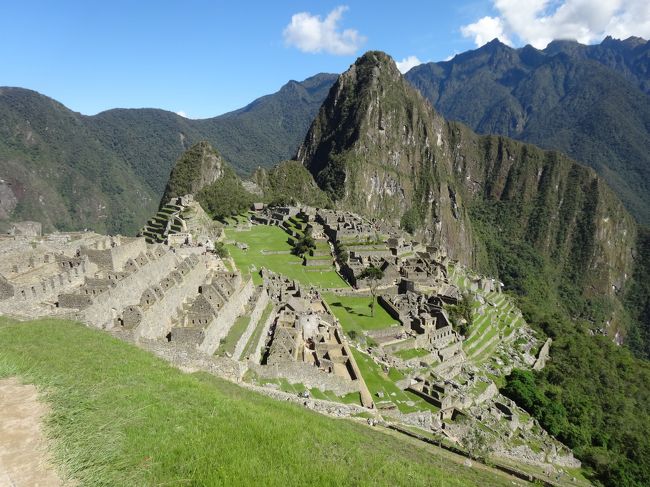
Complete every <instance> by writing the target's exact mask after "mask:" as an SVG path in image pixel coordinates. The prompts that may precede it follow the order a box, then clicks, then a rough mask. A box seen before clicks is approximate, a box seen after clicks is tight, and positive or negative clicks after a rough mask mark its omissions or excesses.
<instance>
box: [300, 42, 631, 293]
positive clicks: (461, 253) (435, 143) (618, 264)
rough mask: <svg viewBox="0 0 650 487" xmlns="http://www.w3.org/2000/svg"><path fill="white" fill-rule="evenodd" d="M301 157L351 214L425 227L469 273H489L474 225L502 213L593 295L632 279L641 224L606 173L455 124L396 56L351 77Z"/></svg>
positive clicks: (370, 58)
mask: <svg viewBox="0 0 650 487" xmlns="http://www.w3.org/2000/svg"><path fill="white" fill-rule="evenodd" d="M297 158H298V160H299V161H300V162H302V163H303V164H304V165H305V166H306V167H307V168H308V169H309V170H310V171H311V172H312V174H313V175H314V178H315V179H316V181H317V183H318V184H319V186H320V187H321V188H322V189H323V190H325V191H326V192H327V193H328V194H329V195H330V196H331V197H332V199H333V200H334V201H335V202H336V204H337V205H338V206H339V207H341V208H348V209H351V210H353V211H357V212H359V213H361V214H364V215H366V216H368V217H372V218H379V219H382V220H386V221H391V222H393V223H394V224H399V223H400V222H401V223H402V226H406V225H411V226H414V227H415V230H416V233H417V234H418V235H420V236H422V238H423V239H424V240H425V241H429V242H432V243H433V244H435V245H439V246H441V247H443V248H445V249H447V251H448V253H449V255H450V256H451V257H453V258H455V259H458V260H460V261H461V262H464V263H466V264H471V265H479V266H480V265H482V264H484V263H482V262H481V259H482V257H481V254H482V249H484V248H485V242H483V241H482V240H481V237H480V236H478V235H476V234H475V233H476V232H475V231H474V229H473V227H476V226H477V225H480V224H481V223H483V222H480V221H478V220H479V219H480V217H487V215H486V214H487V213H488V212H494V211H498V213H499V214H498V217H499V218H500V219H504V220H508V221H509V224H508V227H507V228H504V229H503V230H502V235H503V237H507V238H509V239H512V240H516V241H525V242H527V243H528V244H530V245H532V246H533V247H535V248H536V249H537V250H538V251H539V252H540V253H541V254H543V255H545V256H547V257H548V258H549V259H551V260H552V261H553V264H554V266H555V267H557V268H559V269H563V270H564V271H565V272H571V273H572V274H571V275H572V276H573V277H574V278H575V281H576V283H577V284H578V285H579V286H580V287H581V288H582V289H585V290H586V289H590V290H594V291H596V292H598V293H604V294H607V295H610V294H612V293H611V290H612V289H614V288H616V289H621V288H622V287H623V285H624V283H625V279H626V277H625V276H627V275H629V274H630V272H631V268H632V250H633V248H634V245H635V235H636V229H635V223H634V221H633V219H632V218H631V217H630V216H629V214H628V213H627V212H626V211H625V209H624V208H623V206H622V205H621V203H620V202H619V201H618V199H617V198H616V197H615V196H614V195H613V194H612V193H611V191H610V190H609V189H608V188H607V187H606V185H605V184H604V183H603V182H602V181H601V180H600V179H599V177H598V176H597V175H596V174H595V173H594V171H592V170H590V169H588V168H585V167H583V166H580V165H578V164H577V163H575V162H574V161H571V160H570V159H569V158H567V157H566V156H563V155H561V154H558V153H554V152H545V151H542V150H540V149H538V148H536V147H534V146H531V145H527V144H522V143H520V142H517V141H514V140H512V139H508V138H506V137H498V136H478V135H476V134H474V133H472V132H471V131H470V130H469V129H468V128H467V127H465V126H463V125H462V124H458V123H455V122H447V121H445V120H444V119H443V118H442V117H441V116H440V115H439V114H437V113H436V111H435V110H434V109H433V108H432V107H431V105H430V104H429V103H428V102H427V101H426V100H425V99H424V98H423V97H422V96H421V95H420V94H419V93H418V92H417V91H416V90H415V89H414V88H412V87H411V86H410V85H409V84H408V83H407V82H406V80H405V79H404V78H403V77H402V76H401V74H400V73H399V71H398V70H397V67H396V66H395V63H394V62H393V61H392V59H391V58H390V57H389V56H388V55H386V54H384V53H379V52H374V51H373V52H369V53H367V54H365V55H364V56H362V57H361V58H359V59H358V60H357V62H356V63H355V64H354V65H352V66H351V67H350V69H349V70H348V71H346V72H345V73H343V74H342V75H341V76H340V77H339V79H338V80H337V82H336V83H335V84H334V86H333V88H332V90H331V91H330V93H329V95H328V97H327V98H326V99H325V102H324V103H323V106H322V107H321V109H320V111H319V113H318V115H317V117H316V119H315V121H314V123H313V124H312V126H311V128H310V129H309V132H308V133H307V136H306V138H305V142H304V143H303V145H302V146H301V147H300V149H299V150H298V154H297ZM479 215H481V216H480V217H479ZM506 215H507V216H506ZM494 216H497V215H494ZM578 237H580V238H581V239H582V240H583V244H584V245H581V246H576V245H575V241H576V238H578ZM586 269H589V272H588V273H586V272H585V270H586ZM570 270H571V271H570ZM587 274H588V275H587Z"/></svg>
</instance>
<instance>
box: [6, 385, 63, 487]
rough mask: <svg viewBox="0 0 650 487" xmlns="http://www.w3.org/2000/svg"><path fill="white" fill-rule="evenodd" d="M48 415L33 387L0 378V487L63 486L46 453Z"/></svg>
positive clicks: (46, 408)
mask: <svg viewBox="0 0 650 487" xmlns="http://www.w3.org/2000/svg"><path fill="white" fill-rule="evenodd" d="M47 412H48V407H47V405H46V404H45V403H43V402H41V401H39V397H38V391H37V390H36V387H34V386H33V385H25V384H21V383H20V381H18V379H16V378H8V379H0V487H58V486H61V485H63V483H62V482H61V479H60V478H59V477H58V475H57V473H56V471H55V470H54V467H53V466H52V464H51V463H50V461H49V455H48V453H47V442H46V439H45V435H44V434H43V418H44V417H45V415H46V414H47Z"/></svg>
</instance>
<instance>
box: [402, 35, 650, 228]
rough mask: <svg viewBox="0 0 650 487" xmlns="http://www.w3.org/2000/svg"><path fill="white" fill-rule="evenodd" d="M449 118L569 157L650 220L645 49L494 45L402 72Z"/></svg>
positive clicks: (610, 44) (648, 50) (631, 45)
mask: <svg viewBox="0 0 650 487" xmlns="http://www.w3.org/2000/svg"><path fill="white" fill-rule="evenodd" d="M405 77H406V79H407V80H409V82H411V84H413V86H415V87H416V88H417V89H418V90H419V91H420V92H421V93H422V94H423V95H424V96H425V97H426V98H427V99H428V100H429V101H430V102H431V103H432V104H433V105H434V107H436V109H438V110H439V111H440V112H441V114H442V115H443V116H444V117H445V118H447V119H448V120H458V121H460V122H463V123H466V124H468V125H469V126H470V127H471V128H472V129H474V130H475V131H476V132H478V133H481V134H500V135H507V136H509V137H513V138H516V139H519V140H523V141H526V142H531V143H534V144H536V145H539V146H540V147H542V148H545V149H554V150H559V151H562V152H565V153H567V154H568V155H570V156H571V157H573V158H574V159H576V160H577V161H579V162H581V163H583V164H585V165H588V166H590V167H593V168H594V169H596V171H597V172H598V173H599V174H601V175H602V176H603V177H604V178H605V179H606V180H607V182H608V183H609V184H610V185H611V186H612V188H613V189H614V190H615V191H616V192H617V193H618V195H619V196H620V197H621V199H622V200H623V202H624V203H625V204H626V206H627V208H628V209H629V210H630V211H631V212H632V213H633V214H634V216H635V217H636V218H637V219H638V220H639V221H641V222H643V223H646V224H649V223H650V96H649V95H648V93H649V92H650V42H648V41H645V40H644V39H640V38H630V39H627V40H624V41H619V40H614V39H612V38H607V39H605V40H604V41H603V42H602V43H601V44H598V45H593V46H585V45H582V44H579V43H577V42H573V41H554V42H552V43H550V44H549V45H548V47H547V48H546V49H544V50H537V49H535V48H533V47H531V46H526V47H523V48H521V49H513V48H511V47H508V46H506V45H505V44H503V43H501V42H499V41H498V40H496V39H495V40H493V41H491V42H489V43H488V44H486V45H484V46H483V47H481V48H479V49H475V50H473V51H468V52H464V53H462V54H459V55H457V56H455V57H454V58H453V59H452V60H450V61H446V62H438V63H427V64H422V65H420V66H416V67H415V68H413V69H411V70H410V71H409V72H408V73H406V75H405Z"/></svg>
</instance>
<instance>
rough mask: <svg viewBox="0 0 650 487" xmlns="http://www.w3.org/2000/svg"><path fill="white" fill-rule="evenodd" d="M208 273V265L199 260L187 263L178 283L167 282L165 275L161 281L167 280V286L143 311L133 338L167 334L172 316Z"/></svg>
mask: <svg viewBox="0 0 650 487" xmlns="http://www.w3.org/2000/svg"><path fill="white" fill-rule="evenodd" d="M188 259H189V258H188ZM188 259H186V260H185V261H184V262H187V261H188ZM181 265H182V264H181ZM208 273H209V269H208V266H207V265H206V264H205V263H204V261H203V260H201V261H199V262H198V263H197V264H196V265H194V266H189V265H188V271H187V272H185V274H184V275H183V281H182V282H180V283H175V282H174V281H173V280H171V281H169V282H168V281H166V279H167V276H165V277H164V278H163V279H162V280H161V282H167V283H168V287H167V289H165V291H164V295H163V296H162V297H161V298H160V299H158V300H157V301H156V302H154V303H153V304H152V305H151V306H150V307H149V308H148V309H146V310H145V311H144V313H143V315H142V320H141V322H140V325H138V327H137V328H136V330H135V334H134V336H135V338H136V339H139V338H149V339H154V338H163V337H164V336H165V335H167V333H169V332H170V331H171V328H172V318H173V317H174V316H175V315H176V314H177V311H178V309H179V308H181V307H182V305H183V303H184V302H185V301H186V300H187V299H189V298H190V297H194V296H196V294H197V293H198V291H199V286H201V284H203V283H204V282H205V280H206V278H207V276H208ZM168 275H169V273H168Z"/></svg>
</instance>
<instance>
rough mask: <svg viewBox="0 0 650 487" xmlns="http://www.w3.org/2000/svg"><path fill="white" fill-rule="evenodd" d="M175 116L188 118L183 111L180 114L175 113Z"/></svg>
mask: <svg viewBox="0 0 650 487" xmlns="http://www.w3.org/2000/svg"><path fill="white" fill-rule="evenodd" d="M176 115H180V116H181V117H183V118H188V117H187V113H185V112H184V111H183V110H181V111H180V112H176Z"/></svg>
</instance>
